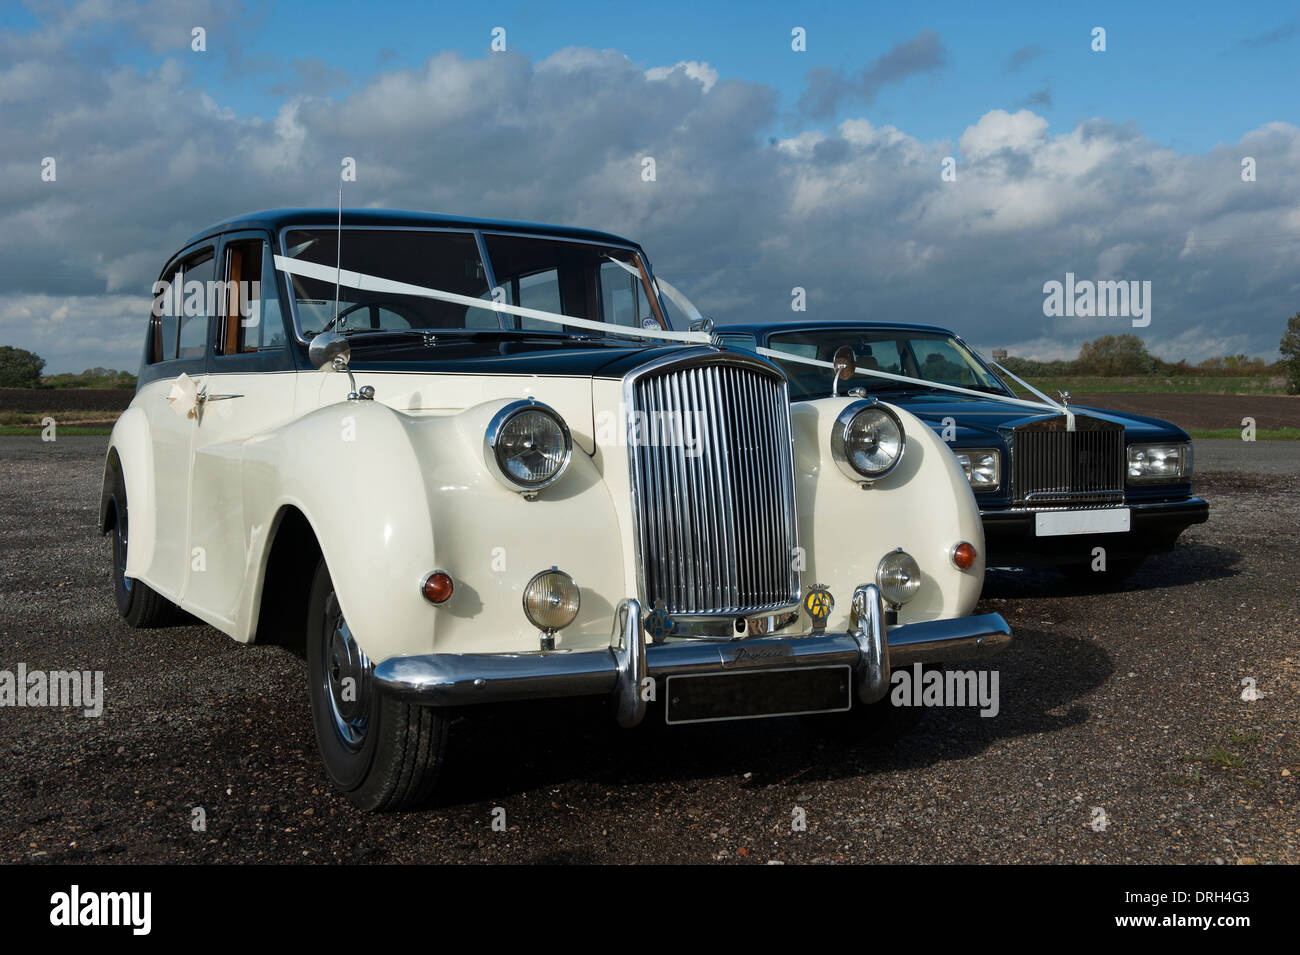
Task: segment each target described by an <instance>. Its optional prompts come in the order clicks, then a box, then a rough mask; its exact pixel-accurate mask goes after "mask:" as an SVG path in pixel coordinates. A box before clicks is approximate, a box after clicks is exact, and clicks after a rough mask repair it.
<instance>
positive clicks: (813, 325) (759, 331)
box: [717, 319, 957, 338]
mask: <svg viewBox="0 0 1300 955" xmlns="http://www.w3.org/2000/svg"><path fill="white" fill-rule="evenodd" d="M839 328H879V329H894V328H897V329H905V330H907V331H914V332H937V333H939V334H940V335H952V336H953V337H954V338H955V337H956V336H957V333H956V332H954V331H952V330H951V329H948V328H942V327H940V326H938V325H916V324H913V323H911V322H868V321H862V320H860V319H849V320H848V321H838V322H837V321H833V320H832V321H821V322H814V321H810V320H804V321H799V322H753V323H746V324H740V325H718V326H717V332H718V334H720V335H725V334H727V332H749V333H750V334H752V335H755V336H758V335H763V334H770V333H771V332H778V331H779V332H813V331H825V330H828V329H839Z"/></svg>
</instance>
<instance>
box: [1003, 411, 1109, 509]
mask: <svg viewBox="0 0 1300 955" xmlns="http://www.w3.org/2000/svg"><path fill="white" fill-rule="evenodd" d="M1075 428H1076V430H1074V431H1066V430H1065V419H1064V418H1051V419H1047V420H1046V421H1045V422H1033V423H1032V424H1030V425H1024V426H1021V427H1019V428H1017V429H1016V431H1015V441H1014V445H1013V452H1012V453H1013V460H1014V462H1015V463H1014V469H1013V477H1012V489H1013V491H1014V493H1015V497H1016V500H1017V502H1019V503H1022V504H1026V505H1035V504H1112V503H1115V504H1118V503H1122V502H1123V500H1124V428H1123V426H1122V425H1118V424H1112V423H1110V422H1108V421H1099V420H1098V419H1096V418H1085V417H1078V416H1076V418H1075Z"/></svg>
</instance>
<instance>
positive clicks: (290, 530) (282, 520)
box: [249, 504, 322, 654]
mask: <svg viewBox="0 0 1300 955" xmlns="http://www.w3.org/2000/svg"><path fill="white" fill-rule="evenodd" d="M321 556H322V551H321V546H320V541H319V540H318V539H317V536H316V531H315V528H313V527H312V525H311V521H309V520H308V519H307V515H306V514H304V513H303V512H302V511H301V510H300V509H299V508H298V507H296V506H295V505H293V504H285V505H283V506H282V507H281V508H280V509H279V511H277V512H276V515H275V519H274V521H273V522H272V529H271V533H270V535H269V541H268V543H267V546H266V553H265V556H264V558H263V560H262V566H261V568H260V571H259V573H258V575H257V581H256V586H255V590H254V593H253V615H252V616H253V621H254V626H253V631H252V634H251V639H250V641H249V642H252V643H271V644H275V645H276V646H282V647H285V648H287V649H289V650H292V651H294V652H295V653H300V654H305V653H306V626H307V615H306V607H307V598H308V597H309V595H310V594H311V583H312V576H313V574H315V572H316V565H317V564H318V563H319V561H320V558H321Z"/></svg>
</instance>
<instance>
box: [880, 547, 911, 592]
mask: <svg viewBox="0 0 1300 955" xmlns="http://www.w3.org/2000/svg"><path fill="white" fill-rule="evenodd" d="M876 586H877V587H879V588H880V595H881V596H882V597H884V598H885V601H886V602H887V603H891V604H893V605H894V606H895V607H901V606H902V605H903V604H905V603H907V602H908V601H909V600H911V599H912V598H913V597H915V596H916V592H917V591H918V590H920V589H921V567H920V565H918V564H917V562H916V558H915V557H913V556H912V555H911V554H909V553H908V552H907V551H905V550H902V549H901V548H900V549H899V550H896V551H894V552H893V553H890V554H886V555H885V556H884V558H883V559H882V560H881V561H880V564H879V565H878V566H877V567H876Z"/></svg>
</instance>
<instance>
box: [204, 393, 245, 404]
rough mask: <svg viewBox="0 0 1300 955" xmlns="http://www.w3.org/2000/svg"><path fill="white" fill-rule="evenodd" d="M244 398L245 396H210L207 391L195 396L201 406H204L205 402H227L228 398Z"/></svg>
mask: <svg viewBox="0 0 1300 955" xmlns="http://www.w3.org/2000/svg"><path fill="white" fill-rule="evenodd" d="M242 397H244V396H243V395H210V394H208V393H207V392H206V391H200V392H199V393H198V394H197V395H196V396H195V398H196V400H197V401H198V402H199V404H203V403H204V402H205V401H225V400H227V399H228V398H242Z"/></svg>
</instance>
